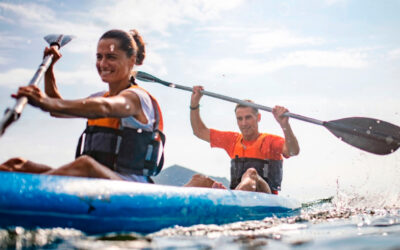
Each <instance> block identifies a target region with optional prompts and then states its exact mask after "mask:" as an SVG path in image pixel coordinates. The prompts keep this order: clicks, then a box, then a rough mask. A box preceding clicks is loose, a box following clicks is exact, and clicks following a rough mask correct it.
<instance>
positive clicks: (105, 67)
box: [96, 38, 135, 83]
mask: <svg viewBox="0 0 400 250" xmlns="http://www.w3.org/2000/svg"><path fill="white" fill-rule="evenodd" d="M96 57H97V60H96V68H97V72H98V73H99V75H100V77H101V80H103V82H107V83H120V82H126V81H128V80H129V77H130V73H131V71H132V68H133V65H134V64H135V57H134V56H131V57H130V58H128V57H127V55H126V52H125V51H123V50H121V49H119V41H118V40H116V39H111V38H106V39H101V40H100V41H99V43H98V45H97V54H96Z"/></svg>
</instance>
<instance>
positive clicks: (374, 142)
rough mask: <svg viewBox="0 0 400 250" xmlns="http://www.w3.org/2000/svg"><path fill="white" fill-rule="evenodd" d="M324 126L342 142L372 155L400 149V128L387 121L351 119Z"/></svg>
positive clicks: (328, 123)
mask: <svg viewBox="0 0 400 250" xmlns="http://www.w3.org/2000/svg"><path fill="white" fill-rule="evenodd" d="M323 126H324V127H326V128H327V129H328V130H329V131H330V132H331V133H332V134H334V135H335V136H337V137H338V138H339V139H341V140H342V141H344V142H346V143H348V144H350V145H352V146H355V147H357V148H359V149H362V150H365V151H367V152H370V153H374V154H378V155H386V154H390V153H393V152H394V151H396V150H397V149H398V148H399V147H400V127H398V126H396V125H394V124H391V123H388V122H385V121H381V120H377V119H373V118H365V117H349V118H344V119H339V120H334V121H329V122H324V124H323Z"/></svg>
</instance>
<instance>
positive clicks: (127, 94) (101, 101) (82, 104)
mask: <svg viewBox="0 0 400 250" xmlns="http://www.w3.org/2000/svg"><path fill="white" fill-rule="evenodd" d="M21 96H26V97H27V98H28V101H29V103H30V104H31V105H33V106H36V107H39V108H41V109H42V110H44V111H47V112H51V113H55V114H60V115H67V116H75V117H82V118H90V119H95V118H102V117H127V116H137V115H139V114H140V112H142V107H141V104H140V100H139V97H138V96H137V94H136V93H134V92H132V91H123V92H121V93H120V94H119V95H117V96H112V97H93V98H87V99H79V100H63V99H59V98H52V97H49V96H47V95H46V94H45V93H43V92H42V91H41V90H40V89H39V88H38V87H36V86H33V85H32V86H26V87H21V88H19V90H18V93H17V94H16V95H13V97H14V98H19V97H21Z"/></svg>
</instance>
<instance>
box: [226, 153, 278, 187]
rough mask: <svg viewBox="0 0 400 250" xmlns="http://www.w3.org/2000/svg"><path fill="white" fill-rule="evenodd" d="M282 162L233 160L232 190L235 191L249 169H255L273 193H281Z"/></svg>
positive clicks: (247, 159) (237, 158) (251, 159)
mask: <svg viewBox="0 0 400 250" xmlns="http://www.w3.org/2000/svg"><path fill="white" fill-rule="evenodd" d="M282 162H283V161H282V160H262V159H256V158H239V157H237V156H236V158H235V159H232V160H231V185H230V188H231V189H235V188H236V187H237V185H239V183H240V182H241V180H242V176H243V174H244V173H245V172H246V170H247V169H249V168H254V169H256V170H257V173H258V175H259V176H260V177H262V178H263V179H264V180H265V181H266V182H267V183H268V185H269V187H270V189H271V191H280V190H281V183H282V175H283V171H282Z"/></svg>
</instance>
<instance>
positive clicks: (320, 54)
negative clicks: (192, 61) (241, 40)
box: [210, 50, 368, 74]
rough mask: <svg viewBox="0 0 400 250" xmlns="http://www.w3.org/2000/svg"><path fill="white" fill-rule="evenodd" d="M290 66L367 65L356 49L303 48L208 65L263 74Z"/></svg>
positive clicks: (222, 70)
mask: <svg viewBox="0 0 400 250" xmlns="http://www.w3.org/2000/svg"><path fill="white" fill-rule="evenodd" d="M290 66H305V67H310V68H321V67H333V68H351V69H354V68H363V67H366V66H368V63H367V60H366V54H364V53H362V52H361V51H358V50H335V51H323V50H303V51H296V52H292V53H288V54H286V55H282V56H279V58H278V59H273V60H270V61H262V60H253V59H249V60H246V59H239V58H227V59H222V60H219V61H217V62H216V63H214V64H213V65H211V66H210V71H211V72H214V73H216V72H217V73H230V74H263V73H266V72H273V71H277V70H280V69H282V68H286V67H290Z"/></svg>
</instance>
